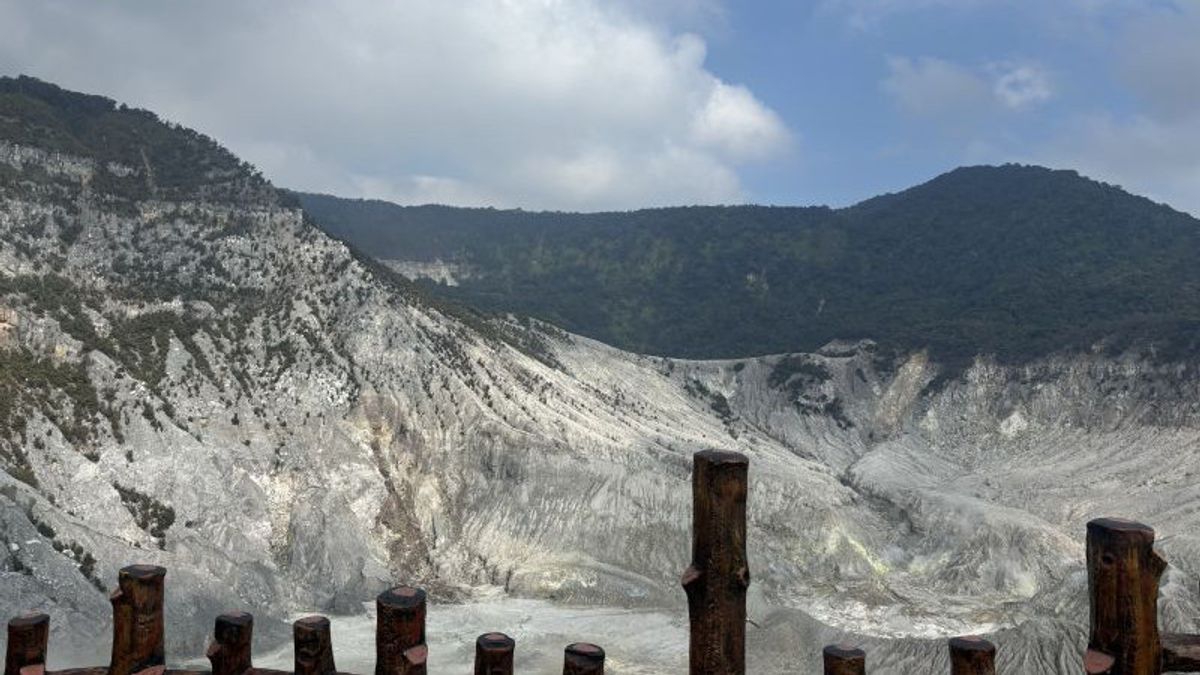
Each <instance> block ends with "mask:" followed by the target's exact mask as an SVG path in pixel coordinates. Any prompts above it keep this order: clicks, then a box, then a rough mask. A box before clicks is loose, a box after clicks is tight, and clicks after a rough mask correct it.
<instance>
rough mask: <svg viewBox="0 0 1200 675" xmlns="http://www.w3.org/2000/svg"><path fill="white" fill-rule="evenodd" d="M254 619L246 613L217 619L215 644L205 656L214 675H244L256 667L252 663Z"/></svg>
mask: <svg viewBox="0 0 1200 675" xmlns="http://www.w3.org/2000/svg"><path fill="white" fill-rule="evenodd" d="M253 632H254V617H252V616H250V615H249V614H248V613H246V612H229V613H227V614H222V615H220V616H218V617H217V620H216V622H215V625H214V626H213V642H212V644H211V645H209V646H208V651H207V652H206V653H205V656H207V657H208V662H209V663H211V664H212V672H213V675H242V674H243V673H245V672H246V671H247V670H250V669H251V668H253V667H254V666H253V665H251V663H250V643H251V635H252V634H253Z"/></svg>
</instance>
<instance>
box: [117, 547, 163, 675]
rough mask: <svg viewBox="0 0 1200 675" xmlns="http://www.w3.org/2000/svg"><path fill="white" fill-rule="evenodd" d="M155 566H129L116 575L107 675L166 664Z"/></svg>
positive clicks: (159, 581)
mask: <svg viewBox="0 0 1200 675" xmlns="http://www.w3.org/2000/svg"><path fill="white" fill-rule="evenodd" d="M166 575H167V570H166V569H164V568H162V567H159V566H157V565H130V566H129V567H124V568H122V569H121V571H120V572H119V573H118V574H117V590H116V591H115V592H113V594H112V596H111V597H110V598H109V599H110V600H111V601H112V606H113V643H112V662H111V663H110V664H109V666H108V672H109V675H132V674H133V673H136V672H138V671H141V670H145V669H147V668H151V667H153V666H161V665H165V664H166V658H165V655H164V653H163V580H164V579H165V577H166Z"/></svg>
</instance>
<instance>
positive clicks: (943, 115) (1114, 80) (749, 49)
mask: <svg viewBox="0 0 1200 675" xmlns="http://www.w3.org/2000/svg"><path fill="white" fill-rule="evenodd" d="M1195 5H1196V3H1192V5H1191V6H1190V7H1189V6H1188V5H1186V4H1183V3H1173V2H1159V3H1155V2H1139V3H1124V2H1104V1H1102V0H1096V1H1093V2H1083V1H1074V0H1053V1H1052V2H1045V1H1041V2H985V1H972V0H957V1H954V2H951V1H946V2H937V1H926V2H919V1H913V2H904V1H901V0H897V1H894V2H888V1H883V0H881V1H870V0H864V1H861V2H855V1H853V0H847V1H845V2H840V3H832V2H825V3H774V2H747V3H738V4H733V3H730V4H728V5H725V6H724V8H723V11H721V12H719V13H713V14H710V16H709V17H708V19H707V20H706V22H705V23H704V25H703V26H700V27H699V29H700V30H703V31H705V34H706V35H707V36H708V44H709V59H708V63H709V65H710V67H711V68H712V70H713V71H714V72H715V73H716V74H718V75H719V76H721V77H723V78H727V79H729V80H731V81H735V82H740V83H743V84H745V85H746V86H747V87H748V88H749V89H750V90H752V91H753V92H754V93H755V95H756V96H757V97H759V98H760V99H761V100H762V101H763V102H764V104H766V105H768V106H770V107H771V108H772V109H773V110H775V111H776V112H777V113H778V114H779V115H780V116H781V117H782V118H783V119H784V120H785V121H786V122H787V124H788V127H789V128H790V129H791V130H793V131H794V133H795V134H796V136H797V138H798V141H797V146H798V147H797V148H796V150H795V152H794V153H791V154H790V155H789V156H787V157H784V158H779V159H777V160H776V161H774V162H771V163H764V164H760V165H757V166H753V167H747V168H746V169H744V174H743V175H744V179H745V181H746V184H747V185H748V186H749V190H750V193H751V195H752V199H753V200H755V201H765V202H772V203H810V202H831V203H834V204H846V203H850V202H853V201H855V200H858V199H862V198H864V197H866V196H869V195H871V194H875V193H878V192H882V191H894V190H897V189H902V188H904V187H906V186H909V185H912V184H914V183H916V182H919V181H922V180H925V179H927V178H929V177H932V176H934V175H936V174H938V173H940V172H943V171H945V170H947V169H949V168H952V167H954V166H957V165H962V164H977V163H997V162H1007V161H1019V162H1038V163H1048V164H1053V165H1056V166H1061V167H1065V168H1076V169H1079V170H1080V171H1082V172H1084V173H1087V174H1090V175H1094V176H1096V177H1098V178H1102V179H1106V180H1109V181H1112V182H1116V183H1118V184H1122V185H1125V186H1126V187H1128V188H1130V189H1132V190H1135V191H1137V192H1140V193H1144V194H1148V195H1151V196H1154V197H1156V198H1158V199H1159V200H1167V201H1170V202H1171V203H1173V204H1175V205H1176V206H1177V207H1179V208H1186V209H1190V210H1191V211H1192V212H1194V213H1196V212H1200V181H1198V180H1197V179H1198V178H1200V176H1198V174H1200V143H1197V142H1196V140H1195V139H1194V138H1191V137H1190V136H1191V135H1193V134H1195V132H1196V131H1198V130H1200V128H1198V127H1197V125H1196V121H1197V118H1198V117H1200V105H1198V104H1200V37H1196V36H1198V35H1200V20H1198V19H1200V12H1197V8H1196V6H1195ZM1172 24H1173V25H1172ZM1151 40H1161V41H1163V42H1165V43H1166V44H1165V45H1157V46H1152V45H1150V44H1148V43H1147V41H1151ZM1147 70H1156V71H1157V72H1158V74H1159V75H1160V76H1161V78H1162V80H1161V81H1160V82H1154V83H1149V84H1148V83H1146V82H1143V83H1141V84H1140V85H1139V84H1138V82H1137V81H1136V78H1140V77H1144V76H1145V71H1147ZM1006 78H1007V79H1006ZM1189 92H1190V93H1189ZM1176 97H1178V98H1181V99H1185V100H1183V101H1177V102H1176V103H1178V104H1179V106H1178V107H1179V108H1182V110H1179V111H1178V112H1179V113H1182V116H1178V117H1177V116H1176V115H1174V114H1163V113H1162V111H1161V108H1162V107H1164V101H1163V100H1162V99H1173V98H1176ZM1186 99H1190V100H1186ZM1168 105H1170V104H1168ZM1189 117H1190V119H1189ZM1160 134H1161V135H1163V136H1165V137H1166V138H1161V139H1160V138H1159V137H1158V136H1159V135H1160ZM1144 135H1148V136H1149V137H1148V138H1144V137H1142V136H1144ZM1172 137H1173V138H1174V139H1175V140H1174V141H1170V140H1168V139H1169V138H1172ZM1175 142H1177V143H1179V144H1181V145H1182V146H1184V147H1182V148H1180V147H1176V148H1174V149H1172V148H1170V146H1171V145H1172V144H1173V143H1175ZM1164 144H1165V145H1166V146H1167V147H1163V145H1164ZM1172 175H1174V176H1175V179H1172V178H1171V176H1172Z"/></svg>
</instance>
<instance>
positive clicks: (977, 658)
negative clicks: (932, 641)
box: [950, 635, 996, 675]
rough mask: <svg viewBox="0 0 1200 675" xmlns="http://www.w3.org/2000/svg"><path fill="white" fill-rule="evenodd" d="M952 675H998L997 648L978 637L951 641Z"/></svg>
mask: <svg viewBox="0 0 1200 675" xmlns="http://www.w3.org/2000/svg"><path fill="white" fill-rule="evenodd" d="M950 673H951V675H996V646H995V645H993V644H992V643H991V642H988V641H987V640H984V639H983V638H981V637H979V636H977V635H967V636H965V637H956V638H951V639H950Z"/></svg>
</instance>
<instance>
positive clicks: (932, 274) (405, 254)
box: [298, 165, 1200, 363]
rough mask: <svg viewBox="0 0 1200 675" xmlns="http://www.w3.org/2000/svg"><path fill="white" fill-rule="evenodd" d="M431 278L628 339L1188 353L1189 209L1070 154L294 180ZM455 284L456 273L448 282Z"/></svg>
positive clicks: (938, 350)
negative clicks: (896, 163)
mask: <svg viewBox="0 0 1200 675" xmlns="http://www.w3.org/2000/svg"><path fill="white" fill-rule="evenodd" d="M298 196H299V198H300V200H301V202H302V203H303V204H304V206H305V208H306V209H307V210H308V211H309V212H310V213H311V214H312V215H313V216H314V218H315V220H316V222H317V223H318V225H320V226H321V227H322V228H323V229H325V230H326V231H327V232H329V233H330V234H332V235H334V236H335V237H338V238H340V239H342V240H344V241H346V242H348V243H349V244H351V245H352V246H354V247H356V248H358V249H359V250H361V251H363V252H365V253H367V254H369V255H371V256H374V257H376V258H378V259H380V260H384V261H388V262H389V263H390V264H391V265H392V266H393V267H395V268H396V269H399V270H400V271H402V272H404V273H406V274H408V275H410V276H413V277H414V278H422V277H423V278H425V279H426V281H425V283H427V284H428V285H429V286H430V287H431V288H432V289H433V291H434V292H435V293H439V294H442V295H445V296H447V297H453V298H459V299H462V300H465V301H467V302H469V303H472V304H475V305H477V306H480V307H484V308H489V309H499V310H506V311H515V312H520V313H527V314H531V315H533V316H537V317H540V318H543V319H546V320H548V321H551V322H553V323H555V324H557V325H559V326H562V327H564V328H566V329H569V330H572V331H576V332H579V333H583V334H585V335H589V336H592V337H595V338H597V339H600V340H603V341H605V342H608V343H610V344H614V345H616V346H619V347H623V348H626V349H631V350H634V351H640V352H648V353H654V354H664V355H671V356H682V357H692V358H732V357H742V356H750V355H756V354H764V353H778V352H787V351H811V350H814V349H817V348H819V347H820V346H821V345H823V344H825V343H826V342H828V341H829V340H832V339H850V340H857V339H863V338H869V339H872V340H875V341H876V342H878V343H879V344H880V345H881V346H882V347H884V348H889V349H898V350H901V351H907V350H914V349H929V350H931V351H932V353H934V354H935V355H937V356H938V357H939V358H940V359H941V360H943V361H956V362H959V363H965V362H969V360H970V359H971V358H973V357H974V356H976V355H977V354H992V355H995V356H996V357H997V358H999V359H1000V360H1002V361H1005V362H1025V361H1028V360H1030V359H1034V358H1038V357H1042V356H1045V355H1047V354H1050V353H1054V352H1056V351H1059V350H1080V349H1083V350H1087V349H1090V348H1093V347H1095V346H1097V345H1101V346H1104V347H1106V348H1107V349H1109V350H1110V351H1114V352H1115V351H1120V350H1121V349H1123V348H1125V347H1127V346H1129V345H1130V344H1132V343H1140V344H1149V343H1153V344H1154V345H1156V347H1157V349H1158V351H1159V353H1162V354H1166V355H1183V354H1194V353H1195V351H1196V348H1197V335H1200V330H1198V329H1200V265H1196V264H1195V261H1196V260H1200V221H1197V220H1196V219H1194V218H1192V217H1190V216H1188V215H1186V214H1183V213H1180V212H1177V211H1174V210H1172V209H1170V208H1168V207H1166V206H1162V205H1158V204H1154V203H1152V202H1150V201H1148V200H1146V199H1143V198H1140V197H1135V196H1132V195H1130V194H1128V193H1126V192H1123V191H1122V190H1120V189H1119V188H1116V187H1113V186H1110V185H1105V184H1102V183H1097V182H1095V181H1091V180H1088V179H1086V178H1083V177H1081V176H1079V175H1078V174H1076V173H1074V172H1071V171H1052V170H1049V169H1044V168H1040V167H1033V166H1017V165H1006V166H999V167H989V166H978V167H969V168H962V169H956V170H954V171H951V172H950V173H947V174H945V175H942V176H939V177H937V178H935V179H934V180H932V181H930V182H928V183H925V184H924V185H920V186H917V187H914V188H912V189H909V190H906V191H904V192H901V193H899V194H892V195H886V196H883V197H877V198H875V199H871V200H868V201H865V202H862V203H860V204H858V205H856V206H853V207H850V208H844V209H837V210H834V209H828V208H785V207H762V206H730V207H688V208H668V209H651V210H644V211H632V212H627V213H593V214H572V213H529V212H524V211H498V210H492V209H459V208H449V207H442V206H419V207H400V206H396V205H392V204H388V203H385V202H378V201H361V200H346V199H338V198H333V197H328V196H320V195H308V194H300V195H298ZM446 282H449V283H450V284H452V285H446Z"/></svg>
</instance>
